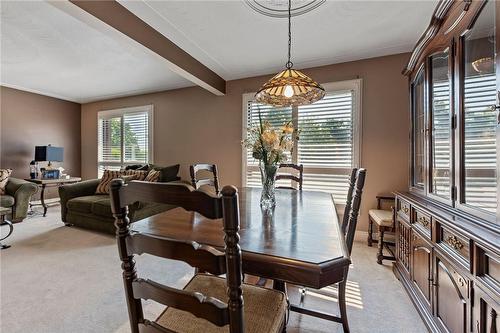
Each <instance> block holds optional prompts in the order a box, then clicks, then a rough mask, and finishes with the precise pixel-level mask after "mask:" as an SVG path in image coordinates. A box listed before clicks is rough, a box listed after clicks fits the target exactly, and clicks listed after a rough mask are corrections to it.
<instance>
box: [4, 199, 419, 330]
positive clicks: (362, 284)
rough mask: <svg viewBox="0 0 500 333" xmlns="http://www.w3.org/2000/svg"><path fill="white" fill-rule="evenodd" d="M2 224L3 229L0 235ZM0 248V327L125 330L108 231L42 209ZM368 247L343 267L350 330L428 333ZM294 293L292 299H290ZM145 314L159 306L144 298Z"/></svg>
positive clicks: (301, 322)
mask: <svg viewBox="0 0 500 333" xmlns="http://www.w3.org/2000/svg"><path fill="white" fill-rule="evenodd" d="M4 232H5V227H2V234H3V233H4ZM7 243H8V244H11V245H12V247H11V248H9V249H7V250H2V251H1V252H0V269H1V270H0V287H1V289H0V292H1V294H0V299H1V304H0V305H1V307H0V311H1V314H0V332H2V333H63V332H64V333H83V332H99V333H101V332H102V333H107V332H120V333H122V332H129V331H130V330H129V326H128V317H127V310H126V305H125V300H124V293H123V286H122V283H121V269H120V262H119V259H118V254H117V250H116V245H115V240H114V238H113V237H111V236H106V235H101V234H97V233H94V232H90V231H86V230H82V229H77V228H69V227H65V226H64V225H63V224H62V223H61V222H60V217H59V210H58V208H57V207H51V208H49V214H48V216H47V217H45V218H43V217H41V216H35V217H31V218H29V219H26V220H25V221H24V222H22V223H19V224H16V225H15V229H14V233H13V235H12V236H11V237H10V238H9V239H8V240H7ZM375 252H376V249H375V248H368V247H367V246H366V245H365V244H364V243H356V244H355V246H354V249H353V265H352V269H351V270H350V271H349V283H348V295H347V297H348V317H349V323H350V326H351V331H352V332H354V333H358V332H359V333H362V332H371V333H378V332H380V333H381V332H384V333H402V332H404V333H423V332H427V330H426V328H425V326H424V325H423V323H422V321H421V319H420V317H419V316H418V314H417V312H416V310H415V309H414V307H413V305H412V304H411V302H410V300H409V298H408V296H407V295H406V293H405V292H404V290H403V289H402V287H401V286H400V284H399V282H398V281H397V280H396V278H395V277H394V275H393V274H392V270H391V263H390V262H386V263H385V264H384V265H383V266H380V265H377V264H376V262H375ZM137 263H138V269H139V272H140V273H143V274H144V275H148V277H152V278H154V279H156V280H158V281H160V282H162V283H165V284H170V285H173V286H182V285H183V284H185V283H186V282H187V281H188V279H189V278H190V277H191V275H192V272H193V269H192V268H190V267H188V266H187V265H184V264H182V263H179V262H174V261H166V260H162V259H159V258H155V257H152V256H142V257H139V258H137ZM296 296H297V295H293V294H292V296H291V298H292V300H293V299H294V298H295V297H296ZM306 305H308V306H315V307H317V308H319V309H321V310H323V311H330V312H335V313H338V312H337V309H338V307H337V304H336V299H335V295H334V293H333V291H332V290H331V288H326V289H325V290H322V292H321V293H317V292H314V291H311V292H308V294H307V296H306ZM144 308H145V312H146V316H147V317H148V316H149V317H150V318H153V319H154V318H155V317H156V315H157V314H159V313H160V312H161V310H162V306H161V305H159V304H156V303H153V302H145V307H144ZM341 331H342V329H341V327H340V325H339V324H336V323H333V322H328V321H324V320H321V319H316V318H312V317H308V316H304V315H299V314H296V313H292V315H291V318H290V322H289V324H288V332H318V333H319V332H341Z"/></svg>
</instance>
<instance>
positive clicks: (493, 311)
mask: <svg viewBox="0 0 500 333" xmlns="http://www.w3.org/2000/svg"><path fill="white" fill-rule="evenodd" d="M474 290H475V292H474V307H473V309H472V316H473V319H472V332H474V333H497V332H498V329H499V328H500V319H498V312H499V311H500V304H499V303H498V299H497V301H495V300H494V299H493V298H491V297H489V296H488V294H487V293H485V292H484V291H483V290H482V289H481V288H478V287H476V288H475V289H474Z"/></svg>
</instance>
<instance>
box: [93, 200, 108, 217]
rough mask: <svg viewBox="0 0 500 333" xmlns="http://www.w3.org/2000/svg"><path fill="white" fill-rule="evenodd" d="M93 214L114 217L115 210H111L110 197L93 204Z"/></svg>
mask: <svg viewBox="0 0 500 333" xmlns="http://www.w3.org/2000/svg"><path fill="white" fill-rule="evenodd" d="M92 214H95V215H100V216H106V217H112V216H113V212H112V211H111V200H110V199H109V197H106V198H103V199H102V200H99V201H96V202H94V203H93V205H92Z"/></svg>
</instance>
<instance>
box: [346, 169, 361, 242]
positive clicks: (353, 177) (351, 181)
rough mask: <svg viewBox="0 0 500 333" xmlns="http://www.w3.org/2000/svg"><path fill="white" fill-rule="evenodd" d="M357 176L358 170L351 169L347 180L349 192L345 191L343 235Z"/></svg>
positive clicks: (347, 221)
mask: <svg viewBox="0 0 500 333" xmlns="http://www.w3.org/2000/svg"><path fill="white" fill-rule="evenodd" d="M357 176H358V168H354V169H352V171H351V177H350V178H349V190H348V191H347V200H346V202H345V208H344V216H343V218H342V232H343V233H345V231H346V228H347V223H349V213H350V212H351V205H352V194H353V192H354V186H355V185H356V177H357Z"/></svg>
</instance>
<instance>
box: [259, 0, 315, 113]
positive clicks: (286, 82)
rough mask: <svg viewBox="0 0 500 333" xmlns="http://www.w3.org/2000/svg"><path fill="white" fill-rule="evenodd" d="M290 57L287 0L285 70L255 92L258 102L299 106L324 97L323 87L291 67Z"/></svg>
mask: <svg viewBox="0 0 500 333" xmlns="http://www.w3.org/2000/svg"><path fill="white" fill-rule="evenodd" d="M291 57H292V0H288V61H287V62H286V64H285V70H283V71H281V72H279V73H278V74H276V75H275V76H274V77H273V78H272V79H271V80H269V81H267V82H266V83H265V84H264V85H263V86H262V87H261V88H260V90H259V91H257V93H256V94H255V99H256V100H257V102H259V103H263V104H269V105H274V106H299V105H305V104H311V103H314V102H316V101H318V100H320V99H322V98H323V97H325V89H323V87H322V86H321V85H320V84H319V83H317V82H316V81H314V80H313V79H311V78H310V77H309V76H307V75H305V74H304V73H302V72H301V71H298V70H296V69H293V63H292V61H291Z"/></svg>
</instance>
